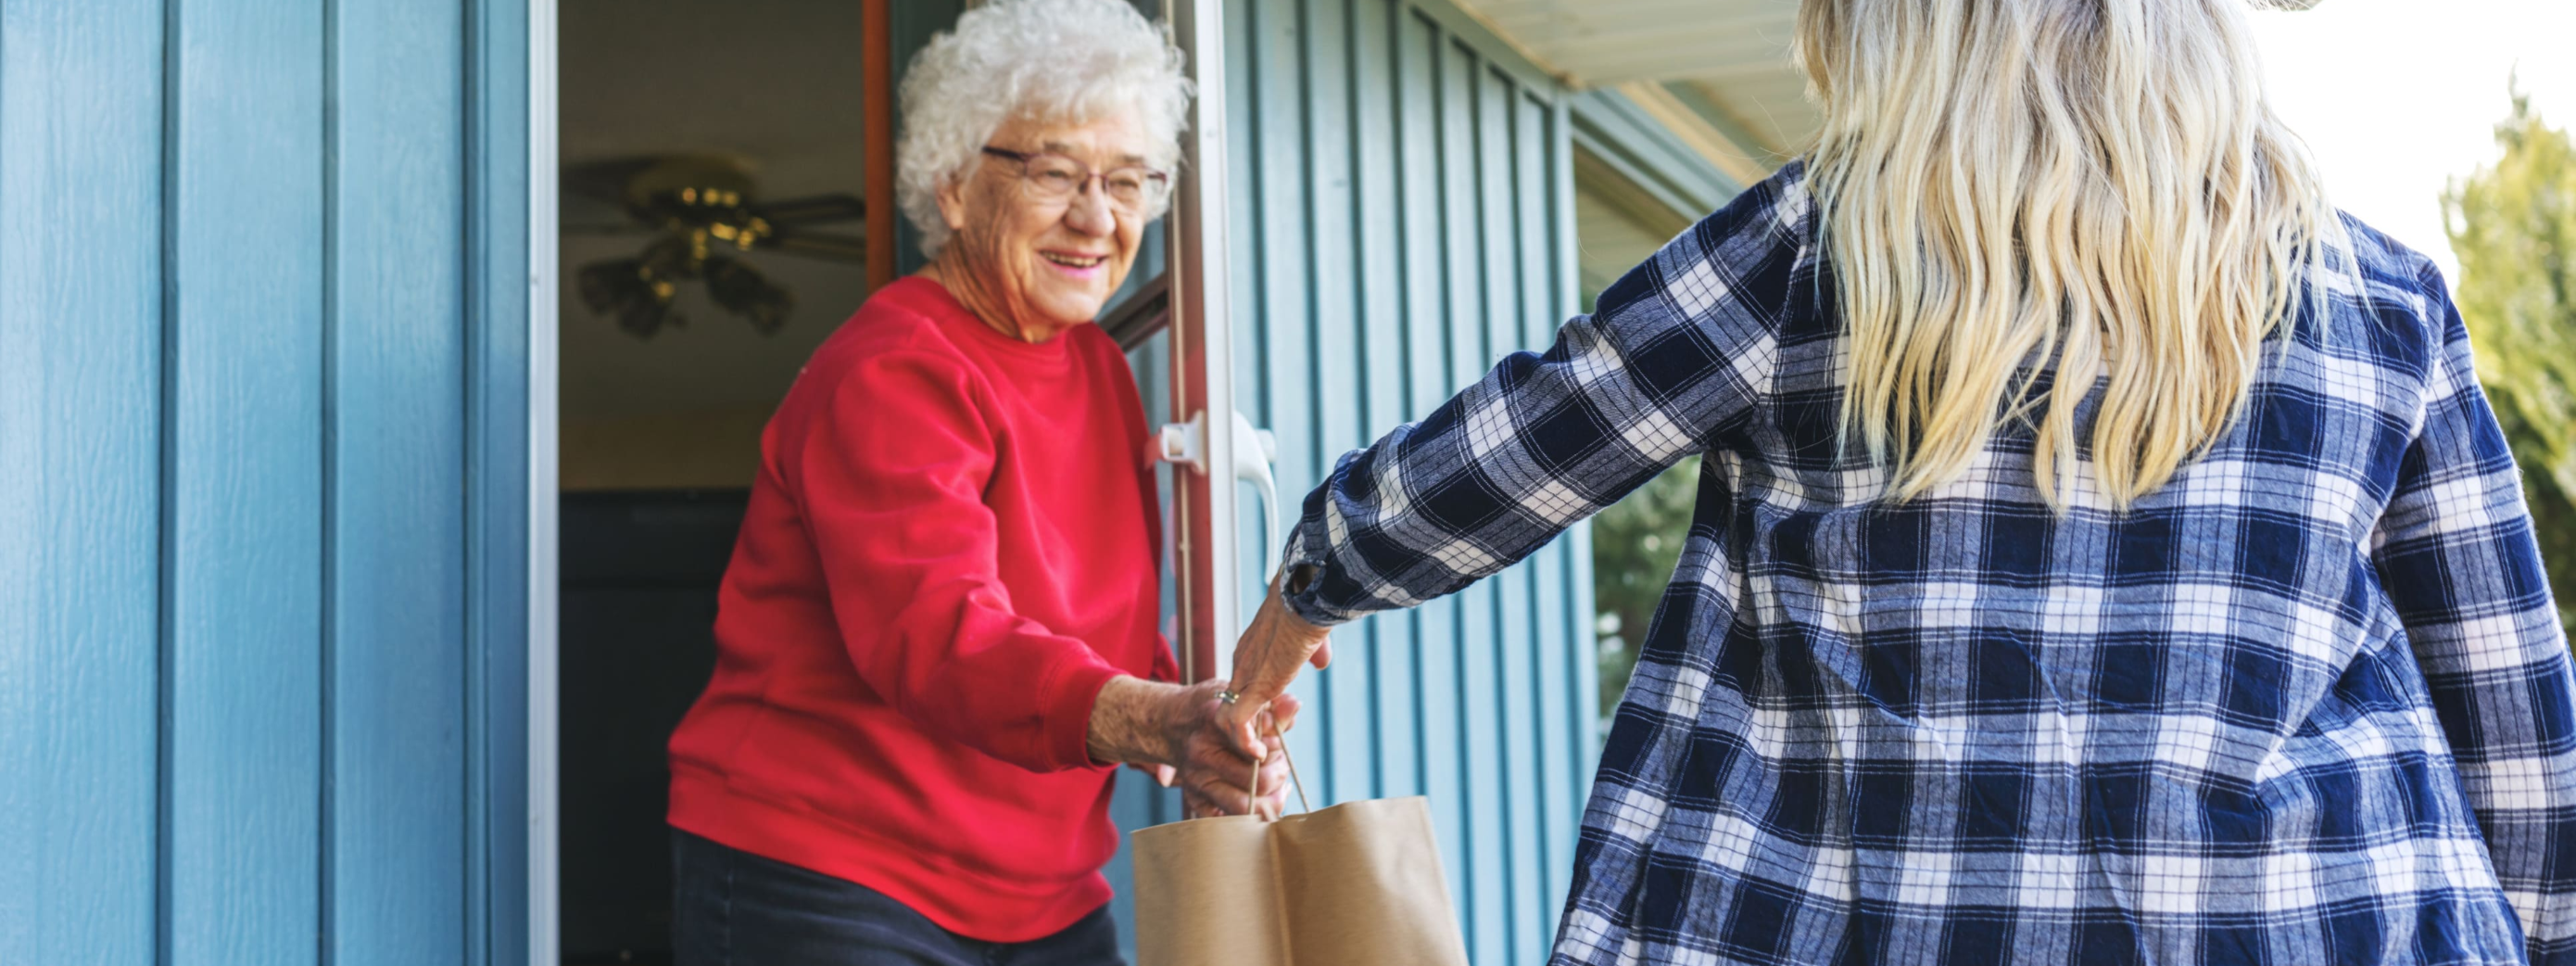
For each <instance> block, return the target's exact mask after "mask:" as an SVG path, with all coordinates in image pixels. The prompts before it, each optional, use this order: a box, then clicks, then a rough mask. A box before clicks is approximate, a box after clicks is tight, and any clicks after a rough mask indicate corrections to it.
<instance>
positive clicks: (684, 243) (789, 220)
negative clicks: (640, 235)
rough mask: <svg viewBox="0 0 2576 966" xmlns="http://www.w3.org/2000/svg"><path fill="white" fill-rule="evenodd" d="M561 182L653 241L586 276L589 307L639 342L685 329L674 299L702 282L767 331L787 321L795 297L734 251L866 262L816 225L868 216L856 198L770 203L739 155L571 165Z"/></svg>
mask: <svg viewBox="0 0 2576 966" xmlns="http://www.w3.org/2000/svg"><path fill="white" fill-rule="evenodd" d="M563 185H564V192H565V194H566V196H568V197H573V196H577V197H584V198H589V199H592V200H593V201H597V202H604V203H606V204H610V205H615V206H616V207H617V208H618V209H619V210H620V211H621V212H622V214H623V219H622V223H621V224H620V226H619V227H620V228H621V229H624V230H637V229H640V230H643V231H647V232H650V233H652V234H653V236H654V237H653V239H652V241H650V242H648V243H646V244H645V246H644V250H643V251H641V252H639V253H637V254H636V255H635V256H633V257H630V258H612V259H607V260H604V261H597V262H592V263H590V264H588V265H584V266H582V268H581V272H580V275H579V287H580V292H581V300H582V302H583V304H585V305H588V306H589V307H590V310H591V312H593V313H595V314H598V315H603V316H610V317H613V318H615V319H616V321H617V326H618V328H620V329H624V330H625V331H626V332H627V333H628V334H630V335H633V336H635V337H636V338H639V339H649V338H652V336H653V334H654V333H656V332H659V331H661V329H662V327H663V326H666V325H667V326H681V325H686V324H687V321H688V320H687V319H686V318H684V317H683V316H682V315H681V314H680V313H679V312H677V311H676V310H674V309H673V308H672V300H673V298H674V297H675V296H677V295H678V293H679V287H680V285H681V284H682V283H686V282H693V281H704V282H705V283H706V286H707V295H708V296H709V297H711V298H713V299H714V300H715V303H716V304H717V305H719V306H722V307H723V308H724V309H725V311H727V312H731V313H733V314H735V315H738V316H741V317H743V318H744V319H745V320H747V321H749V322H750V323H751V325H752V328H754V329H757V330H759V331H760V333H761V334H762V335H768V334H771V333H774V332H777V331H778V329H779V327H781V326H783V325H785V324H787V314H788V312H789V311H790V310H792V309H794V308H795V304H796V298H795V295H794V293H791V292H789V291H788V290H787V289H786V288H785V287H784V286H781V285H779V284H777V283H775V282H772V281H770V280H769V278H768V277H767V276H765V275H762V274H761V273H760V270H759V269H756V268H753V267H752V266H751V264H750V263H748V262H746V261H744V260H742V259H740V258H737V257H734V256H735V255H736V254H739V253H742V252H750V251H776V252H783V253H786V254H791V255H803V256H806V257H808V258H819V259H824V260H827V261H837V262H848V263H854V264H863V263H865V262H866V260H867V240H866V239H865V238H862V237H859V236H856V235H840V234H832V233H828V232H818V231H813V230H810V228H809V227H808V226H813V225H829V224H833V223H838V222H849V221H858V220H861V219H863V218H865V217H866V213H867V212H866V206H865V204H864V203H863V202H861V201H860V200H859V199H858V198H855V197H852V196H850V195H846V194H832V195H816V196H812V197H806V198H792V199H788V200H785V201H768V202H764V201H761V200H759V197H758V194H757V192H756V190H755V186H754V184H753V182H752V177H751V172H750V170H749V168H748V166H746V165H745V164H743V163H742V162H741V161H738V160H735V159H732V158H727V157H722V156H717V155H704V154H669V155H656V156H649V157H638V158H620V159H615V160H609V161H593V162H587V163H582V164H574V165H567V166H565V168H564V172H563ZM729 253H730V254H729Z"/></svg>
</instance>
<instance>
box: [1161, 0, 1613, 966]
mask: <svg viewBox="0 0 2576 966" xmlns="http://www.w3.org/2000/svg"><path fill="white" fill-rule="evenodd" d="M1226 23H1227V29H1228V31H1229V37H1228V46H1227V51H1226V63H1227V67H1228V70H1229V72H1230V76H1229V77H1228V78H1227V90H1228V92H1229V103H1228V105H1227V109H1228V112H1229V124H1230V129H1229V135H1230V137H1231V139H1232V140H1231V141H1230V142H1229V144H1228V152H1229V158H1230V163H1231V164H1232V166H1233V168H1232V170H1231V172H1230V175H1231V178H1232V184H1233V185H1234V189H1235V190H1234V193H1233V196H1232V197H1231V198H1229V199H1228V201H1229V203H1230V204H1231V205H1232V207H1231V209H1230V211H1229V212H1228V217H1229V220H1230V224H1231V226H1232V230H1233V232H1234V246H1235V247H1234V249H1233V251H1234V258H1233V263H1232V271H1233V272H1234V278H1233V286H1234V292H1235V298H1236V304H1235V309H1236V317H1235V319H1234V324H1235V326H1236V328H1235V344H1236V346H1237V347H1238V348H1237V351H1236V358H1235V361H1236V366H1237V371H1236V379H1237V383H1236V384H1237V386H1238V387H1240V388H1239V389H1238V391H1239V392H1241V393H1243V396H1242V398H1241V399H1240V400H1239V403H1238V404H1239V405H1240V406H1241V407H1242V408H1243V409H1244V411H1245V413H1246V415H1248V416H1250V417H1251V418H1252V420H1253V422H1254V423H1256V424H1259V425H1262V426H1266V427H1268V428H1270V429H1272V430H1273V431H1275V432H1276V433H1277V434H1278V438H1279V454H1278V467H1277V469H1278V474H1279V489H1280V493H1281V495H1282V497H1283V499H1285V500H1287V501H1288V502H1289V503H1290V504H1291V506H1290V507H1289V508H1288V510H1287V512H1288V513H1289V514H1292V515H1293V513H1294V504H1296V503H1297V502H1298V500H1299V498H1300V497H1301V496H1302V495H1303V494H1304V493H1305V492H1306V491H1307V490H1309V489H1311V488H1313V487H1314V485H1315V484H1316V482H1317V480H1318V479H1319V478H1320V477H1321V475H1322V473H1323V472H1324V471H1326V470H1328V469H1330V468H1331V466H1332V462H1333V460H1334V459H1335V458H1337V457H1338V456H1340V455H1341V454H1342V453H1343V452H1345V451H1347V450H1350V449H1352V448H1355V447H1358V446H1361V445H1364V444H1365V443H1367V442H1368V441H1369V440H1372V439H1375V438H1376V437H1377V436H1378V435H1380V434H1381V433H1384V432H1385V431H1386V430H1388V429H1391V428H1393V427H1394V426H1396V425H1397V424H1399V423H1402V422H1404V421H1406V420H1409V419H1413V418H1417V417H1419V416H1421V415H1423V414H1425V413H1427V412H1429V411H1430V410H1431V409H1432V408H1433V407H1434V406H1436V405H1438V404H1439V403H1440V402H1441V401H1443V400H1445V399H1447V398H1448V397H1449V395H1450V394H1451V393H1453V392H1455V391H1457V390H1458V389H1459V388H1460V387H1462V386H1464V385H1465V384H1467V383H1469V382H1472V381H1474V380H1475V379H1477V378H1480V377H1481V376H1482V375H1483V374H1484V372H1485V370H1486V369H1487V368H1489V367H1490V366H1491V365H1492V364H1493V363H1494V361H1495V360H1497V359H1499V358H1500V357H1501V356H1502V355H1503V354H1505V353H1508V352H1512V351H1515V350H1519V349H1524V348H1533V347H1542V346H1545V345H1546V344H1547V343H1548V342H1549V341H1550V340H1551V339H1552V338H1553V336H1554V333H1555V330H1556V327H1557V325H1558V324H1560V323H1561V322H1563V321H1564V318H1565V316H1566V315H1567V314H1568V313H1569V312H1570V311H1571V310H1572V307H1573V305H1574V304H1575V301H1576V293H1575V292H1574V291H1573V275H1572V272H1571V266H1572V263H1571V254H1572V250H1573V249H1572V238H1571V234H1570V233H1571V231H1572V227H1571V226H1572V219H1571V217H1570V214H1569V212H1570V207H1569V205H1570V201H1569V198H1570V184H1571V154H1570V151H1571V132H1570V131H1569V125H1568V122H1567V114H1566V97H1567V95H1566V93H1565V92H1564V91H1562V90H1561V89H1560V88H1559V86H1558V85H1557V84H1556V83H1555V82H1554V81H1553V80H1552V79H1550V78H1548V77H1547V76H1545V75H1543V74H1541V73H1539V72H1538V71H1536V70H1535V69H1533V68H1531V67H1530V66H1529V65H1528V64H1527V63H1526V62H1525V61H1523V60H1521V59H1520V58H1519V57H1517V56H1516V55H1514V54H1512V53H1511V52H1510V51H1509V50H1508V49H1507V48H1505V47H1504V46H1503V45H1502V44H1501V43H1499V42H1497V41H1496V40H1495V39H1494V38H1492V37H1491V36H1490V35H1489V34H1487V33H1485V32H1484V31H1483V30H1482V29H1481V28H1480V27H1478V26H1476V25H1475V24H1474V23H1472V22H1471V21H1470V20H1468V18H1466V17H1465V16H1463V15H1462V14H1460V13H1459V12H1458V11H1457V10H1455V9H1454V8H1452V7H1450V6H1448V5H1447V4H1446V3H1442V2H1439V0H1420V2H1417V0H1230V2H1229V3H1228V4H1227V9H1226ZM1247 502H1250V501H1249V499H1248V492H1247ZM1240 527H1241V529H1240V530H1239V532H1240V533H1241V534H1242V536H1243V540H1244V544H1245V547H1244V556H1243V564H1242V567H1241V571H1242V573H1243V574H1245V575H1246V582H1245V584H1244V586H1243V587H1242V588H1241V591H1242V593H1243V595H1244V597H1243V599H1244V601H1245V602H1246V607H1247V610H1246V611H1245V612H1246V613H1249V612H1250V611H1249V609H1248V608H1249V606H1250V605H1251V604H1253V603H1255V602H1257V601H1258V600H1259V592H1260V587H1259V573H1260V570H1261V559H1260V558H1261V552H1262V548H1263V546H1264V545H1267V544H1271V543H1275V542H1276V541H1277V540H1278V539H1279V535H1277V534H1273V533H1270V532H1268V528H1267V521H1265V520H1264V519H1262V518H1261V516H1260V515H1259V514H1258V513H1257V512H1250V511H1248V512H1247V513H1246V514H1245V517H1244V518H1243V520H1242V521H1241V522H1240ZM1590 560H1591V554H1590V546H1589V542H1588V540H1587V538H1586V535H1585V532H1584V531H1582V530H1581V529H1578V530H1577V531H1575V532H1574V533H1573V534H1570V535H1569V536H1568V537H1567V538H1566V539H1563V540H1559V541H1557V542H1556V543H1554V544H1552V545H1550V546H1549V547H1547V548H1546V549H1544V550H1542V551H1540V552H1539V553H1538V554H1536V555H1534V556H1533V557H1532V558H1531V559H1530V560H1528V561H1526V562H1524V563H1523V564H1521V565H1520V566H1517V567H1515V568H1513V569H1511V570H1510V571H1507V572H1506V573H1504V574H1501V575H1499V576H1496V577H1494V578H1493V579H1490V580H1487V581H1485V582H1483V583H1482V584H1479V585H1477V586H1476V587H1473V588H1470V589H1469V590H1467V591H1466V592H1464V593H1461V594H1459V595H1457V596H1456V597H1454V598H1451V599H1447V600H1441V601H1436V602H1433V603H1432V604H1430V605H1428V606H1425V607H1422V608H1420V609H1418V610H1416V611H1411V612H1405V613H1397V614H1388V615H1382V616H1379V617H1375V618H1371V619H1369V620H1366V621H1363V622H1360V623H1359V624H1356V625H1354V626H1352V627H1350V628H1347V629H1344V630H1343V631H1341V632H1340V633H1338V634H1337V635H1336V637H1335V644H1334V647H1335V662H1334V666H1333V667H1332V668H1331V669H1330V670H1327V671H1325V672H1322V673H1315V674H1309V675H1306V676H1305V677H1303V678H1301V679H1300V683H1299V685H1298V693H1299V695H1300V697H1301V698H1303V699H1304V700H1305V701H1306V702H1307V711H1306V713H1305V718H1304V720H1303V723H1302V724H1301V726H1300V727H1299V728H1298V729H1297V731H1296V732H1295V733H1294V734H1293V735H1291V738H1290V740H1291V748H1292V753H1293V754H1294V755H1295V757H1296V760H1297V762H1298V763H1299V765H1300V767H1301V771H1302V773H1303V774H1304V776H1305V778H1306V780H1307V792H1308V793H1309V794H1310V795H1312V796H1314V798H1315V804H1316V805H1317V806H1318V807H1320V806H1322V805H1325V804H1327V803H1330V802H1338V801H1346V800H1351V799H1360V798H1379V797H1388V796H1397V795H1417V794H1427V795H1429V796H1431V799H1432V803H1433V808H1434V811H1435V814H1436V816H1437V825H1438V829H1439V834H1440V837H1441V842H1440V846H1441V853H1442V857H1443V859H1444V860H1445V861H1446V862H1447V864H1448V868H1447V869H1446V872H1447V876H1448V881H1449V884H1450V887H1451V889H1452V890H1453V892H1454V898H1455V900H1456V902H1457V907H1458V910H1459V913H1460V916H1461V918H1462V920H1463V924H1464V926H1465V927H1466V930H1467V936H1468V946H1469V951H1470V954H1471V957H1472V958H1473V960H1474V961H1475V962H1477V963H1480V964H1510V963H1528V962H1537V961H1540V960H1542V959H1544V958H1545V957H1546V950H1547V947H1548V944H1549V941H1550V939H1551V938H1552V937H1553V935H1554V931H1555V926H1556V916H1557V911H1558V909H1559V907H1560V906H1561V905H1562V903H1563V901H1564V895H1565V890H1566V888H1567V884H1568V883H1567V880H1568V878H1569V875H1570V873H1571V870H1572V862H1573V843H1574V838H1575V832H1576V828H1577V826H1576V822H1577V819H1578V817H1579V815H1580V812H1581V809H1582V804H1583V797H1584V794H1585V792H1586V791H1587V790H1588V787H1589V784H1590V781H1591V775H1592V770H1593V766H1594V762H1595V755H1596V751H1597V742H1596V741H1595V740H1594V739H1593V737H1592V734H1593V732H1592V728H1593V724H1592V722H1593V721H1594V720H1595V719H1596V718H1597V716H1598V709H1597V708H1596V706H1595V705H1596V700H1595V698H1594V696H1593V695H1594V690H1595V688H1594V684H1593V667H1592V649H1591V647H1590V646H1589V642H1590V640H1591V635H1590V633H1589V626H1590V623H1591V622H1590V616H1589V615H1590V613H1591V600H1590V598H1591V593H1590V581H1591V563H1590ZM1129 784H1130V785H1135V784H1138V783H1136V782H1132V781H1131V782H1129ZM1120 802H1121V809H1120V810H1121V819H1122V821H1123V822H1125V823H1127V824H1129V825H1130V826H1131V827H1132V826H1133V825H1136V824H1140V823H1143V822H1148V821H1152V820H1160V819H1158V817H1157V816H1156V814H1155V813H1154V811H1153V810H1155V809H1160V810H1162V811H1163V812H1164V813H1165V814H1163V815H1161V816H1160V818H1169V817H1170V816H1169V815H1168V814H1167V813H1168V811H1169V805H1168V803H1167V800H1166V799H1165V798H1164V797H1163V796H1158V795H1147V794H1143V793H1141V792H1127V791H1124V790H1122V794H1121V798H1120Z"/></svg>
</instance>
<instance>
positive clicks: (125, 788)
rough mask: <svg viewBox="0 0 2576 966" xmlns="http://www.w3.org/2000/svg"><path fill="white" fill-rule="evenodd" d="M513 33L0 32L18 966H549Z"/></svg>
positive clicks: (3, 646) (184, 3) (104, 7)
mask: <svg viewBox="0 0 2576 966" xmlns="http://www.w3.org/2000/svg"><path fill="white" fill-rule="evenodd" d="M526 23H527V7H526V4H525V2H524V0H10V2H8V3H5V4H0V693H5V694H7V695H9V700H7V701H0V775H5V776H9V777H8V779H7V780H5V781H0V963H13V964H14V963H30V964H36V963H43V964H53V963H80V964H111V966H120V964H142V963H161V964H195V963H203V964H219V963H220V964H230V963H261V964H271V963H276V964H290V966H291V964H297V963H308V964H310V963H322V962H339V963H358V962H365V963H435V964H440V966H448V964H457V963H466V964H483V963H497V964H502V966H518V964H523V963H525V962H526V961H527V950H526V949H525V948H524V944H525V935H526V933H525V928H526V924H525V916H524V914H523V913H522V912H520V911H518V909H517V908H514V907H515V906H519V905H523V904H524V903H525V901H526V898H527V896H526V890H525V884H524V879H525V876H526V872H527V868H528V862H527V851H526V848H527V846H526V841H525V838H524V833H523V828H524V824H525V811H526V807H527V803H526V798H525V795H526V790H525V782H524V778H523V776H522V775H521V774H520V772H521V771H522V770H524V768H525V767H526V756H525V751H524V744H525V742H526V740H527V737H526V731H525V730H524V729H525V726H526V716H525V713H524V701H525V693H524V685H523V684H518V683H516V682H518V681H519V680H520V679H519V678H518V677H516V676H515V675H516V674H517V673H519V671H520V669H521V668H523V666H524V664H525V661H526V654H527V652H526V646H527V640H526V638H527V633H526V627H525V616H524V615H525V613H526V610H525V607H526V604H527V586H526V583H525V574H526V568H525V564H526V560H525V555H526V552H527V551H526V547H527V546H528V542H527V537H528V534H527V522H526V518H525V503H526V498H527V492H526V487H527V477H526V467H525V459H526V457H525V448H526V440H527V437H526V434H525V427H526V423H527V418H528V411H527V403H526V398H527V396H526V390H527V385H528V380H527V372H526V368H525V360H526V337H527V334H526V304H527V294H526V293H527V286H528V274H527V270H528V260H527V258H528V255H527V245H526V237H525V236H526V229H525V223H526V221H525V219H526V204H527V202H526V197H527V189H528V184H527V171H526V143H527V141H526V137H527V123H528V118H527V114H526V109H525V100H526V96H527V95H526V91H527V87H526V81H527V65H528V56H527V55H528V52H527V49H526V46H525V41H524V37H525V33H526ZM469 100H470V103H469ZM469 353H470V358H469ZM469 413H470V414H471V415H469ZM469 508H472V511H471V512H472V515H471V517H470V518H469ZM469 548H472V553H473V556H472V557H471V558H469V556H468V553H469ZM469 623H470V624H471V627H469ZM469 647H470V648H471V649H472V650H471V651H470V652H469ZM513 688H515V689H516V690H513Z"/></svg>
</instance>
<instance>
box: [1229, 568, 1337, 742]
mask: <svg viewBox="0 0 2576 966" xmlns="http://www.w3.org/2000/svg"><path fill="white" fill-rule="evenodd" d="M1285 579H1286V578H1285V577H1284V576H1283V577H1282V578H1281V580H1285ZM1330 634H1331V632H1329V631H1327V630H1325V629H1324V628H1321V627H1317V626H1315V625H1313V624H1309V623H1306V619H1305V618H1303V617H1299V616H1297V612H1296V611H1293V610H1289V609H1288V605H1287V604H1286V603H1284V602H1282V601H1281V600H1280V599H1279V585H1278V583H1276V582H1274V583H1273V584H1272V585H1271V587H1270V594H1269V596H1267V597H1264V598H1262V600H1261V609H1260V610H1259V611H1257V612H1255V613H1254V614H1253V615H1252V625H1251V626H1249V627H1246V628H1244V629H1243V637H1242V638H1241V639H1238V640H1236V641H1235V643H1234V680H1233V682H1232V683H1231V684H1229V685H1228V688H1229V689H1230V690H1232V691H1233V692H1234V693H1235V694H1236V695H1237V698H1236V701H1235V703H1234V704H1233V705H1231V706H1228V707H1227V708H1226V709H1225V710H1226V714H1225V719H1224V727H1225V733H1226V736H1227V737H1228V738H1230V739H1232V740H1233V742H1234V743H1235V745H1236V746H1237V747H1242V748H1249V747H1251V746H1252V745H1253V744H1254V743H1256V742H1258V741H1259V740H1260V737H1259V735H1258V734H1257V733H1256V731H1255V728H1254V725H1255V723H1256V722H1257V721H1258V720H1259V718H1260V716H1261V709H1262V708H1264V707H1268V706H1272V703H1273V702H1282V701H1294V700H1295V699H1294V698H1291V697H1288V696H1287V695H1286V694H1284V693H1283V692H1286V691H1287V690H1288V684H1289V682H1292V681H1295V680H1297V672H1298V671H1299V669H1301V668H1304V667H1305V666H1306V665H1308V664H1312V665H1314V666H1316V667H1318V668H1321V667H1323V666H1325V665H1327V664H1330V663H1332V661H1333V648H1332V644H1331V642H1330V639H1329V638H1330ZM1291 713H1293V711H1292V712H1291ZM1265 730H1266V726H1265ZM1283 730H1284V729H1283Z"/></svg>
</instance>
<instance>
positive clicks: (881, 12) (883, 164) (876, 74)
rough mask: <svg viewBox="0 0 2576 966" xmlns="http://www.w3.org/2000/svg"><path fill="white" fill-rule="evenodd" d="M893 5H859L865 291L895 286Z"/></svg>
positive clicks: (871, 0) (875, 0) (884, 1)
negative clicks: (864, 191)
mask: <svg viewBox="0 0 2576 966" xmlns="http://www.w3.org/2000/svg"><path fill="white" fill-rule="evenodd" d="M891 2H892V0H860V3H859V74H860V81H859V84H860V91H859V100H860V111H861V113H862V114H863V115H864V116H865V120H864V121H863V122H862V124H861V126H862V128H863V131H864V137H865V142H866V147H867V159H866V162H865V164H866V169H867V170H866V172H865V174H866V178H867V203H868V211H867V219H868V234H867V249H868V290H869V291H875V290H876V289H877V288H878V287H880V286H883V285H884V284H886V283H887V282H891V281H894V262H895V245H896V244H897V243H896V241H895V228H894V218H895V202H894V18H893V16H892V12H891V10H890V9H889V4H890V3H891Z"/></svg>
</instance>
